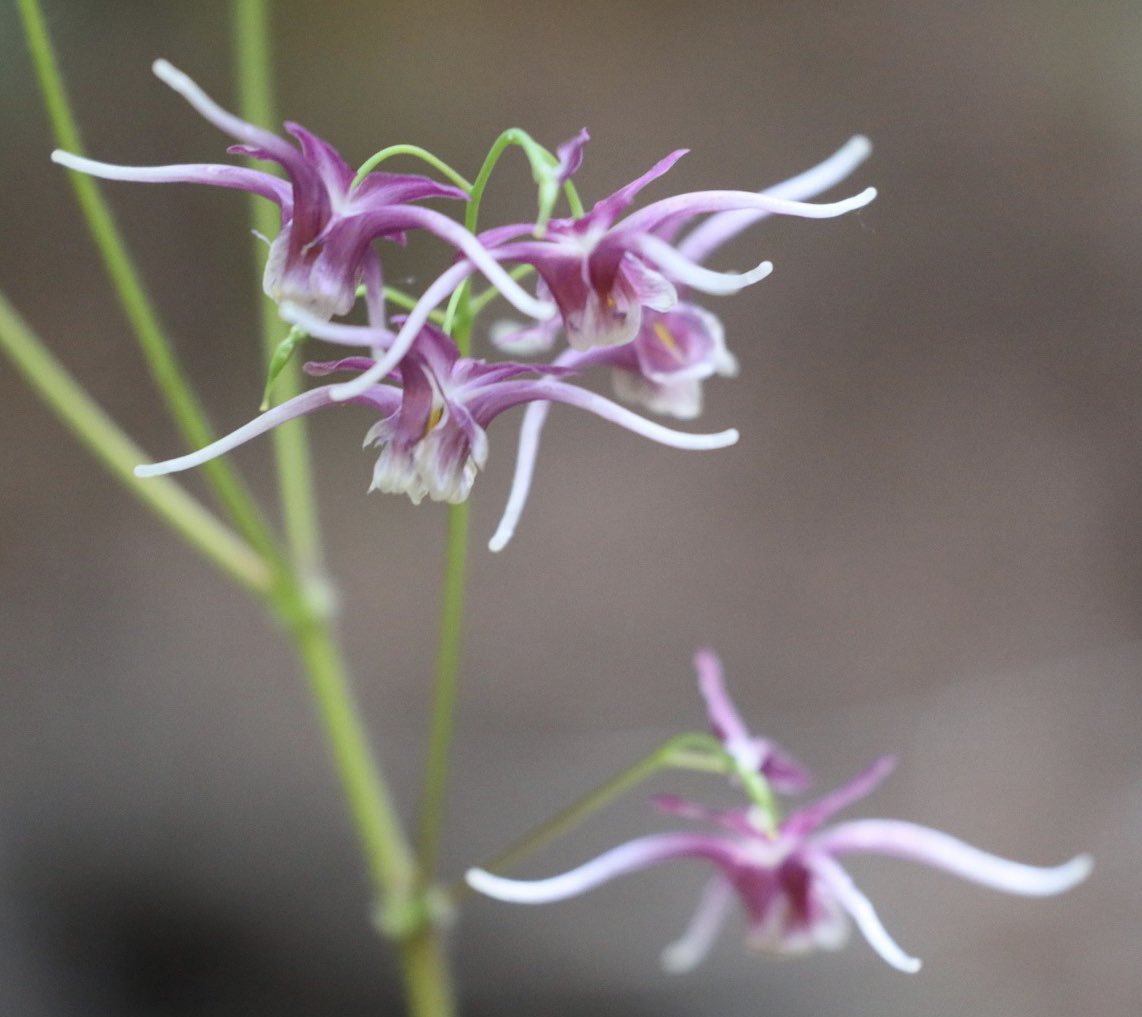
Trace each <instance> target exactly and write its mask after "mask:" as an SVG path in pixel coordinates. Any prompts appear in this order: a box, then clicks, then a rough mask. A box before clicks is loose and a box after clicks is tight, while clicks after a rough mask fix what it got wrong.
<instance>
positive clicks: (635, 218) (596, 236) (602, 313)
mask: <svg viewBox="0 0 1142 1017" xmlns="http://www.w3.org/2000/svg"><path fill="white" fill-rule="evenodd" d="M586 140H587V139H586V135H585V133H584V134H580V135H579V136H578V137H577V138H575V139H573V140H572V141H570V142H568V143H567V145H565V146H563V147H562V148H561V150H560V151H561V156H562V157H563V161H564V162H566V163H567V164H568V165H571V166H577V165H578V162H579V161H580V159H581V156H580V155H579V154H578V149H579V148H581V147H582V145H583V144H584V143H585V142H586ZM572 152H573V153H574V154H573V155H572ZM685 154H686V150H685V149H679V150H677V151H675V152H672V153H671V154H670V155H668V156H667V157H666V158H665V159H662V160H660V161H659V162H658V163H656V164H655V165H654V166H653V167H651V168H650V169H649V170H648V171H647V172H646V173H644V174H643V175H642V176H640V177H638V178H636V179H635V180H633V181H632V182H631V183H629V184H627V185H626V186H625V187H622V188H620V189H619V190H617V191H615V193H614V194H611V195H610V196H609V197H606V198H603V199H602V200H601V201H599V202H597V203H596V204H595V206H594V207H593V208H592V209H591V210H590V211H589V212H587V213H586V214H585V215H582V216H579V217H578V218H570V219H554V220H552V221H551V222H549V223H548V224H547V226H546V230H545V232H544V234H543V236H542V237H540V238H536V237H531V238H529V239H522V240H521V239H519V238H520V237H523V236H525V235H526V234H529V233H532V232H533V230H534V224H531V223H527V224H523V223H520V224H515V225H511V226H503V227H498V228H496V229H494V230H490V231H488V232H485V233H483V234H481V240H483V242H484V243H485V244H486V245H487V246H488V247H489V248H491V249H493V250H494V252H495V254H496V257H497V258H498V259H501V260H504V261H514V262H518V263H523V264H530V265H533V266H534V267H535V269H536V271H537V272H538V273H539V275H540V277H541V279H542V280H543V283H544V285H545V286H546V288H547V290H548V291H549V292H550V293H551V296H552V298H553V299H554V301H555V304H556V306H557V307H558V308H559V312H560V315H561V316H562V320H563V327H564V330H565V331H566V334H567V341H568V342H569V343H570V345H571V346H572V348H573V349H577V350H586V349H590V348H591V347H593V346H618V345H622V344H623V343H627V342H630V341H631V340H632V339H634V337H635V336H636V335H637V334H638V332H639V329H640V327H641V325H642V321H643V315H644V313H645V312H646V311H647V310H650V311H669V310H670V309H671V308H673V307H674V306H675V305H676V304H677V303H678V291H677V286H679V285H681V286H686V287H689V288H691V289H695V290H698V291H700V292H703V293H717V294H728V293H736V292H737V291H738V290H740V289H742V288H744V287H745V286H748V285H750V284H752V283H755V282H757V281H758V280H760V279H763V278H764V277H765V276H767V275H768V274H769V273H770V272H771V271H772V269H773V265H772V264H771V263H770V262H768V261H763V262H762V263H761V264H759V265H758V266H757V267H756V268H754V269H751V270H750V271H748V272H744V273H734V272H714V271H711V270H710V269H707V268H703V267H702V266H701V265H699V264H698V263H697V261H695V260H694V258H692V257H689V256H687V255H686V254H685V253H683V251H682V250H681V249H680V248H677V247H675V246H673V245H672V244H671V243H670V242H669V240H668V239H667V238H668V237H669V236H670V235H672V234H673V233H674V232H676V231H677V229H678V228H679V227H680V226H681V225H683V224H685V223H687V222H689V221H690V220H692V219H693V218H694V217H696V216H699V215H703V214H706V213H710V212H736V213H749V214H754V215H756V214H757V213H760V214H761V215H766V214H773V213H779V214H784V215H798V216H805V217H808V218H828V217H831V216H837V215H842V214H844V213H845V212H849V211H852V210H853V209H857V208H862V207H863V206H865V205H867V204H868V203H869V202H870V201H872V200H873V198H875V197H876V190H875V189H874V188H871V187H870V188H867V189H865V190H864V191H862V192H861V193H860V194H857V195H854V196H853V197H851V198H847V199H845V200H843V201H838V202H834V203H832V204H820V205H813V204H807V203H804V202H800V201H794V200H791V199H789V198H786V197H781V196H774V195H772V194H767V193H761V194H754V193H752V192H747V191H695V192H692V193H688V194H679V195H676V196H674V197H672V198H665V199H663V200H661V201H657V202H654V203H653V204H650V205H648V206H646V207H645V208H643V209H640V210H639V211H637V212H635V213H633V214H632V215H629V216H627V218H626V219H622V220H621V221H620V217H621V216H622V214H623V213H624V212H625V211H626V209H627V208H628V207H629V206H630V205H631V204H632V203H633V201H634V199H635V197H636V196H637V195H638V193H639V192H640V191H641V190H642V189H643V188H644V187H645V186H646V185H647V184H649V183H650V182H651V181H653V180H656V179H657V178H658V177H660V176H662V175H663V174H664V173H666V172H667V171H668V170H669V169H670V168H671V167H672V166H673V165H674V164H675V163H676V162H677V161H678V160H679V159H680V158H681V157H682V156H683V155H685Z"/></svg>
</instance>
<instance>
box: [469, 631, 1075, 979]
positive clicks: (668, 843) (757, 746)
mask: <svg viewBox="0 0 1142 1017" xmlns="http://www.w3.org/2000/svg"><path fill="white" fill-rule="evenodd" d="M697 663H698V668H699V682H700V685H701V687H702V691H703V694H704V695H705V697H706V702H707V708H708V710H709V713H710V718H711V722H712V724H713V727H714V730H715V733H716V734H717V735H718V736H719V738H720V739H721V741H722V743H723V745H724V746H725V748H726V751H727V753H729V755H730V756H731V757H733V759H734V760H735V762H736V764H737V766H738V768H739V771H740V769H741V768H745V769H748V770H752V769H755V768H760V769H761V771H762V772H763V773H766V767H767V761H769V760H776V758H777V757H775V756H773V755H772V753H773V750H772V748H771V747H769V746H768V743H763V742H759V741H758V740H757V739H755V738H754V737H753V736H752V735H750V734H749V732H748V731H747V730H746V729H745V727H744V725H743V724H742V722H741V718H740V717H739V715H738V713H737V710H736V709H735V707H734V705H733V703H732V702H731V701H730V699H729V698H728V696H727V695H726V693H725V689H724V686H723V685H722V680H721V671H720V668H719V667H718V665H717V659H716V658H715V657H713V655H712V654H709V652H708V651H704V652H703V653H700V654H699V656H698V658H697ZM768 765H769V767H770V770H774V769H775V768H776V766H777V764H776V762H769V763H768ZM893 765H894V761H893V759H892V758H891V757H887V756H886V757H883V758H881V759H878V760H877V761H876V762H875V763H873V765H872V766H870V767H869V768H868V769H867V770H866V771H865V772H864V773H861V774H859V775H858V776H857V777H856V778H854V779H853V780H852V781H850V782H849V783H848V784H846V785H845V786H843V787H841V788H838V789H837V790H835V791H833V792H832V793H831V794H828V795H825V796H824V797H823V798H821V799H820V800H818V801H817V802H815V803H813V804H810V805H806V806H804V807H802V808H799V809H797V810H796V811H794V812H792V813H790V814H789V815H788V816H787V817H786V818H785V819H784V821H782V822H781V823H779V824H778V825H777V826H776V829H773V828H772V827H771V826H770V823H769V822H768V818H767V817H765V816H763V815H761V810H760V809H759V808H758V806H756V805H754V806H751V807H749V808H737V809H728V810H718V809H711V808H708V807H706V806H704V805H700V804H697V803H694V802H688V801H684V800H682V799H678V798H672V797H660V798H658V799H656V801H655V804H656V805H657V807H658V808H659V810H660V811H662V812H664V813H666V814H668V815H671V816H675V817H680V818H684V819H697V820H703V821H706V822H709V823H711V824H713V825H714V826H716V827H717V828H718V832H716V833H661V834H652V835H650V836H646V837H640V838H637V839H635V840H632V841H628V842H627V843H625V844H621V845H619V846H618V847H615V848H612V849H611V850H609V851H606V852H604V853H603V854H601V855H599V856H598V857H597V858H595V859H593V860H591V861H589V862H587V863H586V864H584V865H581V866H579V867H578V868H575V869H572V870H571V871H570V872H565V873H563V874H562V875H559V876H553V877H550V878H548V879H539V880H516V879H507V878H505V877H503V876H498V875H494V874H493V873H490V872H487V871H485V870H483V869H470V870H469V871H468V873H467V875H466V877H465V878H466V879H467V882H468V884H469V886H471V887H472V888H473V889H475V890H477V891H479V892H480V893H484V894H487V895H488V896H489V897H494V898H496V899H497V900H502V901H509V902H512V903H519V904H544V903H548V902H550V901H557V900H564V899H566V898H568V897H575V896H578V895H579V894H581V893H585V892H587V891H588V890H591V889H594V888H595V887H597V886H600V885H602V884H603V883H607V882H609V881H610V880H612V879H615V878H617V877H618V876H623V875H626V874H627V873H631V872H636V871H638V870H640V869H645V868H649V867H650V866H653V865H658V864H660V863H662V862H667V861H673V860H676V859H696V860H699V861H703V862H706V863H708V864H709V865H711V866H712V867H713V870H714V872H713V875H712V876H711V878H710V880H709V881H708V882H707V884H706V887H705V889H704V891H703V893H702V897H701V901H700V903H699V905H698V909H697V911H696V912H695V914H694V917H693V918H692V919H691V922H690V924H689V926H688V928H687V929H686V931H685V932H684V934H683V935H682V937H681V938H680V939H679V940H677V941H676V942H675V943H673V944H671V945H670V946H668V947H667V948H666V949H665V950H664V951H663V954H662V964H663V967H664V968H665V969H666V970H667V971H670V972H684V971H688V970H690V969H692V968H693V967H694V966H695V965H696V964H698V963H700V962H701V961H702V960H703V959H704V958H705V956H706V954H707V953H708V952H709V949H710V947H711V946H712V945H713V942H714V939H715V938H716V936H717V934H718V932H719V931H720V929H721V927H722V925H723V923H724V921H725V919H726V916H727V914H728V912H729V910H730V908H731V906H732V904H733V901H734V898H735V897H736V898H737V900H738V901H739V903H740V904H741V907H742V909H743V911H744V912H745V917H746V923H747V933H746V941H747V943H748V945H749V946H751V947H753V948H754V949H757V950H762V951H768V952H772V953H777V954H785V955H792V954H805V953H809V952H811V951H814V950H818V949H823V950H836V949H839V948H840V947H841V946H843V945H844V943H845V941H846V940H847V938H848V935H849V931H850V928H851V925H852V924H855V925H856V927H857V928H858V929H859V930H860V931H861V933H862V934H863V935H864V937H865V939H866V940H867V941H868V943H869V945H870V946H871V947H872V948H873V949H874V950H875V951H876V952H877V953H878V954H879V955H880V956H881V958H882V959H883V960H885V961H886V962H887V963H888V964H890V965H891V966H892V967H894V968H897V969H898V970H900V971H907V972H914V971H917V970H919V968H920V961H919V960H917V959H916V958H915V957H911V956H909V955H908V954H907V953H905V952H904V951H903V950H902V949H901V948H900V947H899V946H898V945H897V944H896V942H895V940H893V939H892V937H891V936H890V935H889V934H888V932H887V931H886V930H885V928H884V926H883V925H882V924H881V921H880V919H879V917H878V916H877V914H876V910H875V909H874V908H873V905H872V903H871V902H870V901H869V899H868V898H867V897H865V895H864V894H863V893H861V891H860V890H859V889H858V888H857V887H856V885H855V884H854V883H853V881H852V879H851V877H850V876H849V875H848V873H847V872H845V870H844V869H843V868H842V867H841V865H840V862H839V861H838V859H840V858H843V857H844V856H845V855H849V854H854V853H865V854H880V855H888V856H891V857H895V858H906V859H910V860H912V861H915V862H920V863H922V864H925V865H930V866H932V867H934V868H939V869H944V870H945V871H947V872H951V873H953V874H954V875H957V876H959V877H961V878H962V879H966V880H969V881H971V882H975V883H979V884H981V885H983V886H987V887H991V888H992V889H995V890H1002V891H1004V892H1006V893H1012V894H1021V895H1024V896H1032V897H1043V896H1050V895H1053V894H1057V893H1062V892H1064V891H1065V890H1069V889H1071V888H1072V887H1073V886H1075V885H1077V884H1078V883H1080V882H1082V881H1083V880H1084V879H1085V878H1086V877H1087V876H1088V875H1089V873H1090V871H1091V860H1090V858H1089V856H1087V855H1079V856H1077V857H1075V858H1072V859H1071V860H1070V861H1069V862H1066V863H1064V864H1062V865H1059V866H1055V867H1053V868H1039V867H1036V866H1032V865H1024V864H1022V863H1020V862H1013V861H1008V860H1007V859H1004V858H999V857H997V856H995V855H992V854H988V853H987V852H984V851H980V850H979V849H978V848H975V847H972V846H971V845H969V844H965V843H964V842H963V841H961V840H957V839H956V838H955V837H951V836H949V835H948V834H946V833H941V832H940V831H939V830H933V829H930V828H929V827H926V826H920V825H918V824H916V823H909V822H904V821H901V820H891V819H860V820H855V821H851V822H846V823H840V824H838V825H836V826H833V827H828V828H826V827H825V823H826V822H827V821H828V820H829V819H831V818H832V817H833V815H835V814H836V813H837V812H839V811H840V810H841V809H843V808H845V807H847V806H848V805H850V804H852V803H853V802H855V801H857V800H859V799H861V798H863V797H865V796H866V795H867V794H869V793H870V792H871V791H872V790H873V789H874V788H875V787H876V786H877V785H878V784H879V783H880V782H881V781H882V780H883V779H884V777H886V776H887V775H888V773H889V772H890V771H891V770H892V768H893ZM782 766H784V763H782ZM794 766H796V764H794ZM797 770H798V773H799V775H803V771H800V770H799V768H797ZM767 776H769V778H770V780H771V781H772V783H773V786H774V787H775V788H779V782H778V780H777V779H776V778H775V776H774V775H773V774H772V773H769V774H767Z"/></svg>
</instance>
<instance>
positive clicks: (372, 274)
mask: <svg viewBox="0 0 1142 1017" xmlns="http://www.w3.org/2000/svg"><path fill="white" fill-rule="evenodd" d="M153 69H154V72H155V74H156V75H157V76H158V77H159V78H160V79H161V80H163V81H164V82H166V83H167V84H168V85H169V86H170V87H171V88H173V89H174V90H175V91H176V92H178V93H179V94H180V95H181V96H182V97H183V98H184V99H186V100H187V102H189V103H190V105H191V106H193V107H194V108H195V109H196V110H197V111H198V112H199V113H201V114H202V116H204V117H205V118H206V119H207V120H209V121H210V122H211V123H212V124H214V126H215V127H217V128H218V129H219V130H221V131H223V132H224V133H226V134H229V135H230V136H231V137H233V138H236V139H237V140H238V141H239V142H240V144H238V145H233V146H231V147H230V148H229V149H228V151H229V152H230V153H232V154H237V155H247V156H251V157H253V158H255V159H261V160H266V161H269V162H275V163H277V164H278V165H279V166H281V167H282V169H283V170H284V171H285V173H286V175H287V176H288V178H289V179H288V182H287V181H286V180H282V179H280V178H279V177H276V176H274V175H272V174H270V173H263V172H261V171H259V170H254V169H247V168H245V167H241V166H228V165H211V164H186V165H174V166H153V167H135V166H116V165H112V164H110V163H103V162H96V161H95V160H93V159H86V158H83V157H81V156H77V155H72V154H71V153H69V152H63V151H59V150H56V151H55V152H53V153H52V159H53V161H55V162H57V163H59V164H61V165H63V166H67V167H68V168H70V169H73V170H78V171H79V172H82V173H89V174H91V175H93V176H98V177H105V178H107V179H110V180H127V181H137V182H142V183H197V184H210V185H212V186H215V187H230V188H236V189H238V190H242V191H249V192H251V193H253V194H260V195H261V196H262V197H264V198H268V199H269V200H270V201H272V202H274V203H275V204H277V205H278V206H279V207H280V209H281V232H280V233H278V235H277V237H276V238H274V240H273V241H272V242H271V243H270V252H269V257H268V259H267V261H266V269H265V276H264V279H263V285H264V288H265V291H266V294H267V295H268V296H270V297H271V298H272V299H273V300H275V301H276V302H278V303H279V304H284V303H289V304H295V305H297V306H299V307H302V308H304V309H305V310H306V311H308V312H309V313H311V314H313V315H315V316H317V317H318V318H322V319H328V318H331V317H333V316H334V315H341V314H347V313H348V312H349V311H350V310H351V309H352V308H353V306H354V304H355V303H356V300H357V295H356V294H357V287H358V286H359V285H360V284H361V283H364V284H365V290H366V300H367V303H368V309H369V317H370V321H371V322H372V323H374V324H377V325H380V324H382V323H383V322H384V309H383V287H382V272H381V261H380V258H379V256H378V255H377V253H376V251H375V250H373V248H372V242H373V241H374V240H376V239H377V238H380V237H388V238H390V239H392V240H396V241H398V242H403V241H404V237H405V232H406V231H407V230H411V229H424V230H428V231H429V232H432V233H435V234H436V235H437V236H440V237H442V238H443V239H444V240H446V241H447V242H448V243H450V244H452V245H453V246H454V247H455V248H457V249H458V250H460V251H461V252H463V254H464V255H465V257H466V258H468V259H469V260H470V261H471V262H472V263H474V264H475V265H476V266H477V267H479V269H480V270H481V271H482V272H484V273H485V274H486V275H487V276H488V278H489V280H491V281H492V282H493V283H495V285H496V286H497V287H499V288H500V290H501V291H502V292H503V293H504V295H505V296H506V297H507V298H508V299H509V300H511V301H512V303H513V304H515V306H516V307H518V308H519V310H521V311H522V312H523V313H524V314H528V315H530V316H532V317H536V318H545V317H547V316H549V315H550V313H551V310H552V309H551V308H550V307H549V306H547V305H544V304H542V303H539V302H537V301H536V300H535V299H534V298H532V297H531V296H530V295H529V294H528V293H527V292H525V291H524V290H523V289H522V288H521V287H520V286H519V285H518V284H517V283H515V282H514V281H513V280H512V279H511V278H510V277H509V276H508V274H507V273H506V272H505V271H504V270H503V269H502V268H500V266H499V265H498V264H497V263H496V262H495V260H493V259H492V258H491V257H490V256H489V255H488V254H487V252H486V251H485V250H484V248H483V247H482V246H481V244H480V243H479V242H478V241H477V240H476V238H475V237H474V236H473V235H472V234H471V233H469V232H468V231H467V230H465V229H464V228H463V227H461V226H460V225H458V224H457V223H455V222H453V221H452V220H451V219H449V218H448V217H447V216H444V215H442V214H441V213H439V212H436V211H433V210H432V209H427V208H420V207H417V206H415V205H411V204H409V202H412V201H420V200H422V199H425V198H459V199H461V200H467V194H465V192H464V191H462V190H460V189H459V188H456V187H452V186H449V185H447V184H440V183H437V182H435V181H433V180H429V179H428V178H427V177H422V176H414V175H407V174H393V173H381V172H376V171H374V172H372V173H368V174H367V175H366V176H365V177H364V178H363V179H361V180H360V182H358V183H356V184H355V183H354V178H355V174H354V171H353V170H352V169H351V168H350V167H349V166H348V164H347V163H346V162H345V160H344V159H342V158H341V156H340V155H339V154H338V153H337V151H336V150H335V149H334V148H333V146H331V145H330V144H329V143H328V142H326V141H323V140H322V139H321V138H319V137H317V136H316V135H315V134H311V133H310V132H309V131H307V130H306V129H305V128H304V127H302V126H300V125H299V124H296V123H291V122H287V123H286V125H285V127H286V130H287V131H288V132H289V133H290V134H291V135H293V137H294V138H296V139H297V141H298V143H299V145H300V149H299V148H297V147H295V146H294V145H292V144H290V143H289V142H288V141H286V140H284V139H283V138H280V137H278V136H277V135H276V134H273V133H271V132H270V131H267V130H263V129H262V128H260V127H256V126H254V125H253V124H250V123H247V122H246V121H244V120H242V119H240V118H238V117H236V116H234V115H233V114H232V113H228V112H226V110H224V109H222V108H221V107H220V106H219V105H218V104H217V103H215V102H214V100H213V99H211V98H210V97H209V96H208V95H207V94H206V93H205V92H203V91H202V89H201V88H199V87H198V85H196V84H195V83H194V82H193V81H192V80H191V79H190V78H189V77H187V75H185V74H184V73H183V72H182V71H179V70H177V69H176V68H175V67H173V66H172V65H171V64H169V63H168V62H167V61H166V60H156V61H155V62H154V65H153Z"/></svg>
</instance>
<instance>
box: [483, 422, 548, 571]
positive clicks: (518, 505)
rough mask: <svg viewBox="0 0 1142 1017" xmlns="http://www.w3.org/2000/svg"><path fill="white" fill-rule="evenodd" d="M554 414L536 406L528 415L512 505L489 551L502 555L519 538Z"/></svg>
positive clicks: (510, 498)
mask: <svg viewBox="0 0 1142 1017" xmlns="http://www.w3.org/2000/svg"><path fill="white" fill-rule="evenodd" d="M550 412H551V403H548V402H535V403H532V404H531V405H530V406H528V408H527V409H526V410H525V411H524V415H523V422H522V423H521V424H520V429H519V450H518V452H517V453H516V461H515V473H514V474H513V475H512V487H511V491H510V493H509V494H508V503H507V505H505V506H504V513H503V515H502V516H501V517H500V522H499V525H498V526H497V527H496V532H495V533H493V534H492V539H491V540H489V541H488V550H489V551H493V552H495V551H502V550H503V549H504V548H505V547H507V546H508V542H509V541H510V540H511V539H512V537H513V536H514V534H515V529H516V526H518V525H519V519H520V516H521V515H523V507H524V505H526V504H527V496H528V493H529V492H530V491H531V480H532V477H533V476H534V475H535V462H536V458H537V457H538V455H539V437H540V434H541V433H542V431H543V425H544V423H545V422H546V420H547V415H548V413H550Z"/></svg>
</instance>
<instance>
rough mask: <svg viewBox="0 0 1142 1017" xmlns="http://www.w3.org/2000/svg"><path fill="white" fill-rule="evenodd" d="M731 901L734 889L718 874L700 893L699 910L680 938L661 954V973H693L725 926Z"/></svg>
mask: <svg viewBox="0 0 1142 1017" xmlns="http://www.w3.org/2000/svg"><path fill="white" fill-rule="evenodd" d="M733 899H734V888H733V886H732V885H731V884H730V882H729V881H728V880H727V879H725V878H724V877H723V876H721V875H716V876H714V877H713V878H712V879H711V880H710V881H709V882H708V883H707V884H706V887H705V889H704V890H703V891H702V897H701V899H700V900H699V901H698V909H697V910H696V911H695V912H694V917H693V918H691V919H690V924H689V925H688V926H687V927H686V931H685V932H683V933H682V935H681V937H680V938H679V939H676V940H675V941H674V942H673V943H671V944H670V945H669V946H667V947H666V948H665V949H664V950H663V951H662V957H661V959H660V963H661V964H662V970H663V971H665V972H667V974H671V975H683V974H686V972H688V971H692V970H693V969H694V968H695V967H697V966H698V965H699V964H701V963H702V961H704V960H705V959H706V955H707V954H708V953H709V952H710V947H711V946H713V945H714V940H715V939H716V938H717V935H718V933H719V932H720V931H721V930H722V926H723V925H724V924H725V920H726V914H727V913H728V911H729V909H730V904H731V903H732V902H733Z"/></svg>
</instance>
